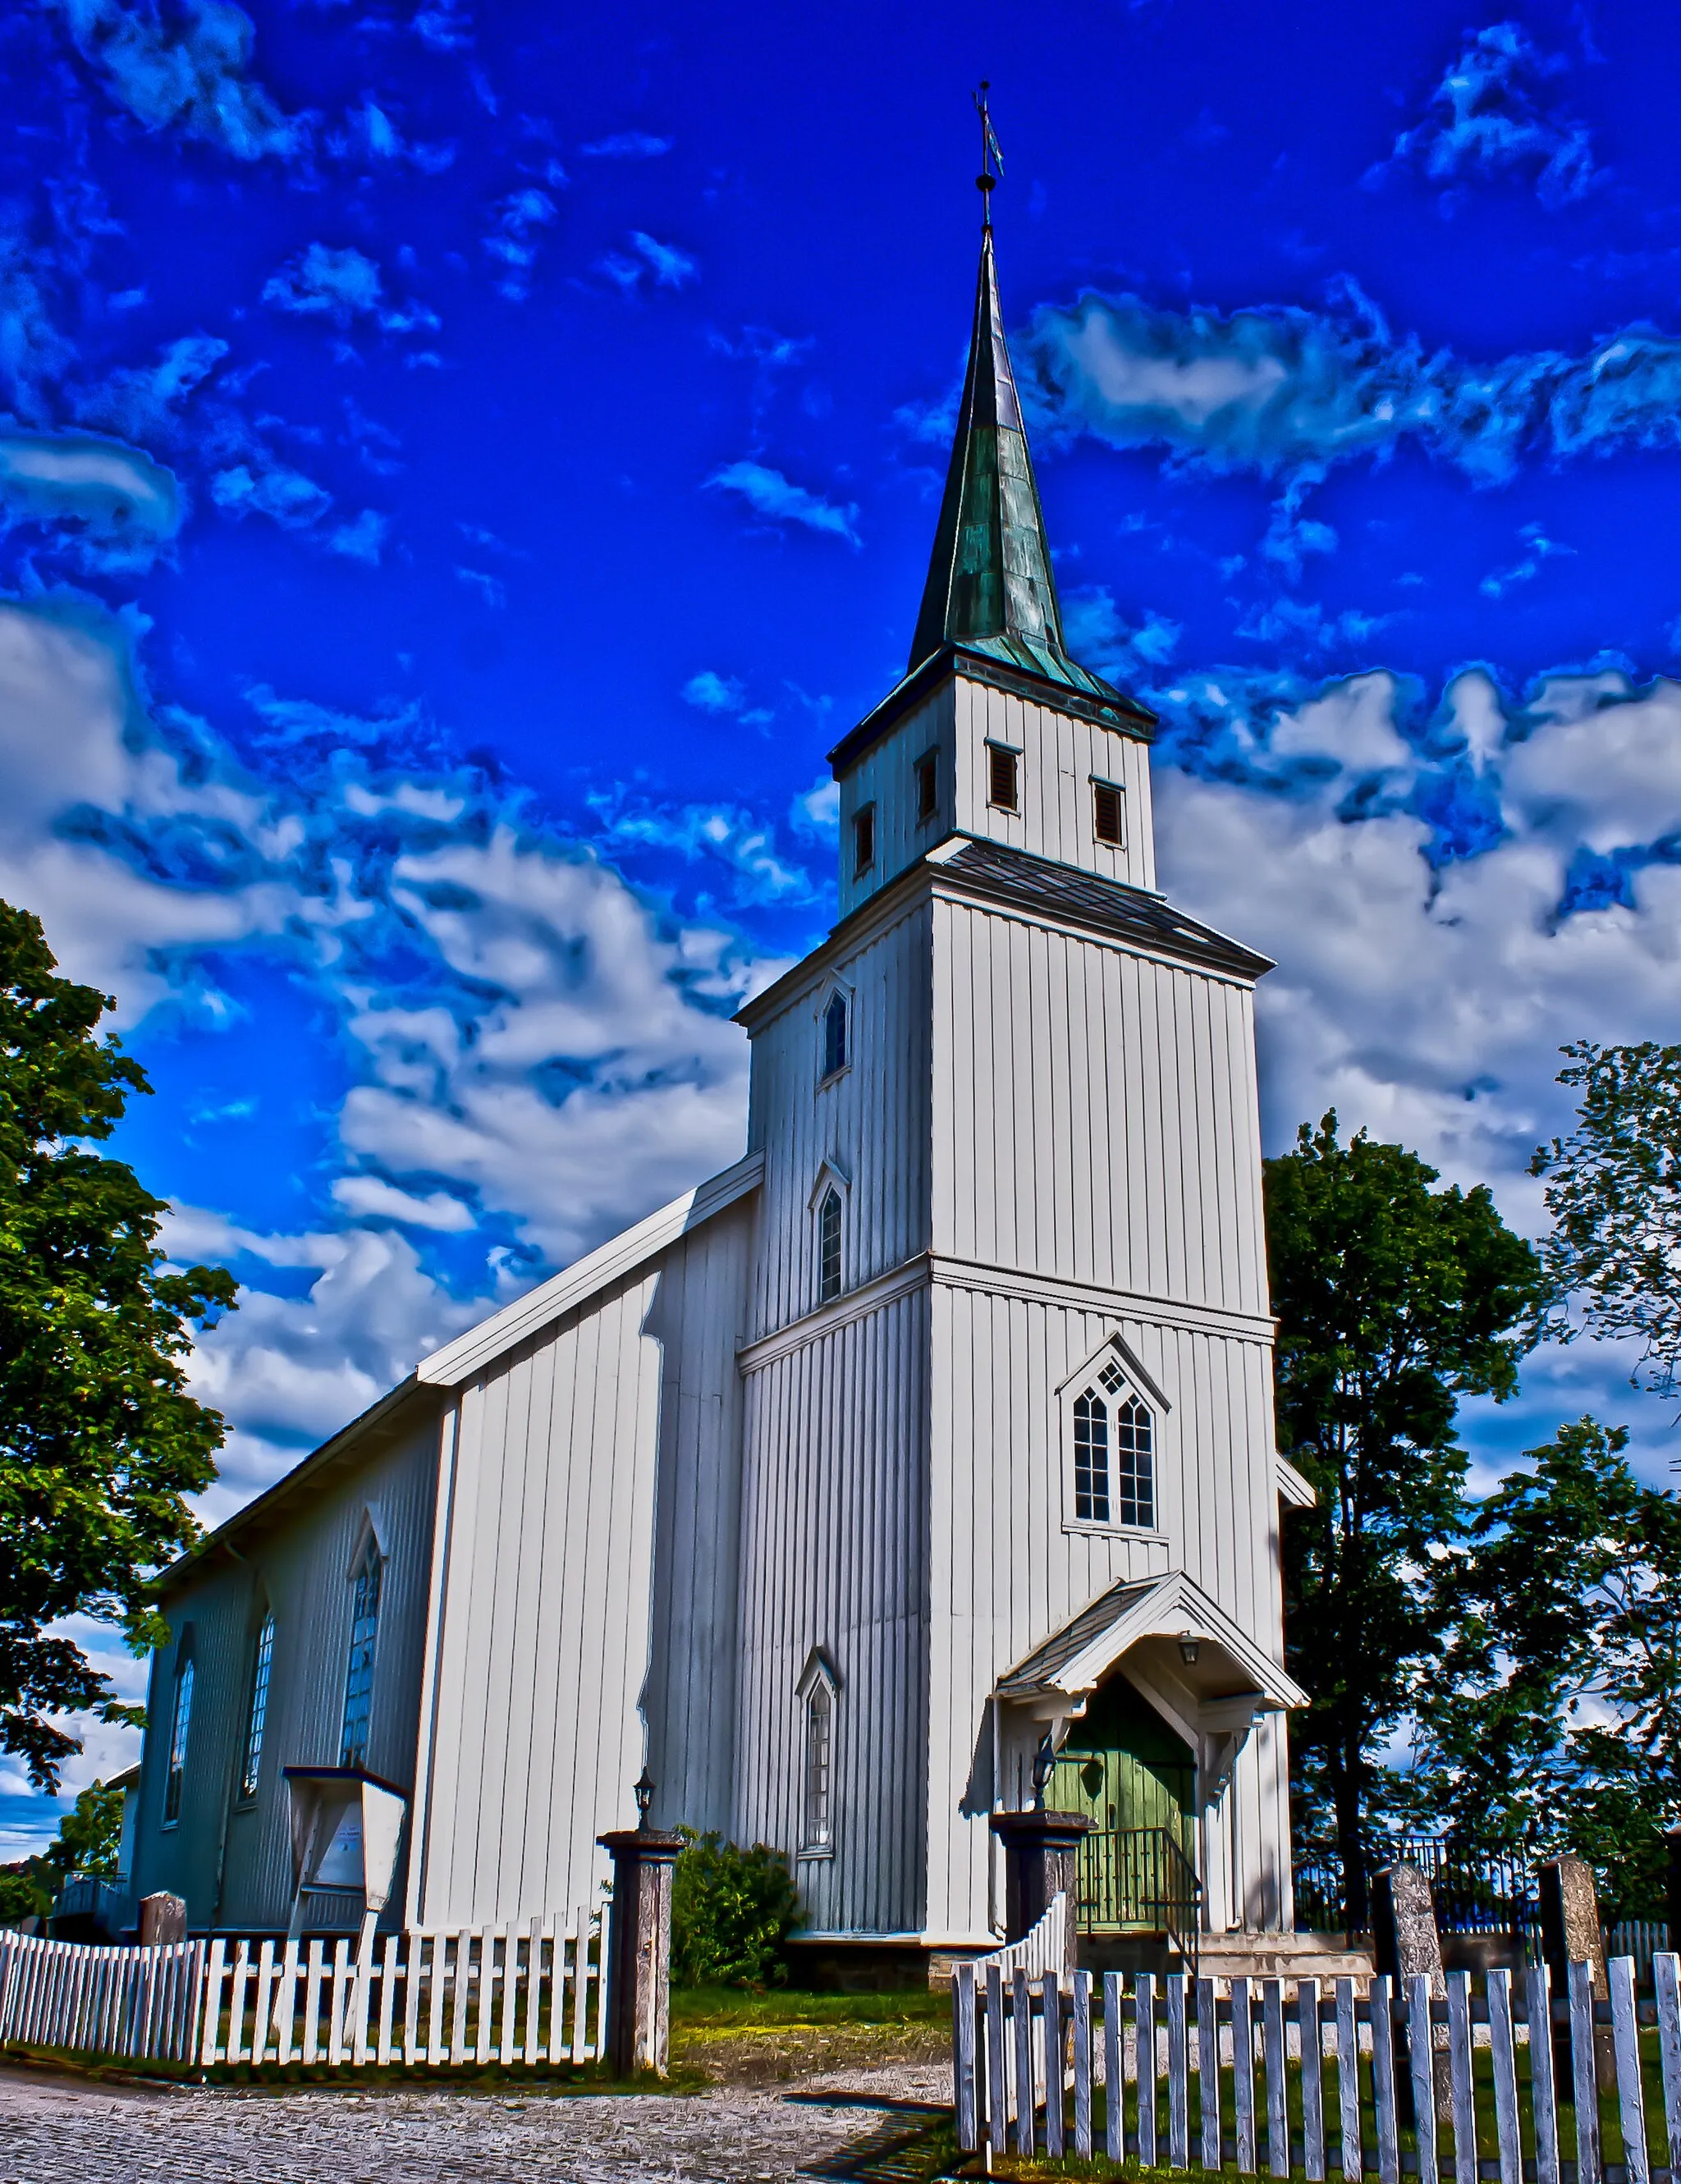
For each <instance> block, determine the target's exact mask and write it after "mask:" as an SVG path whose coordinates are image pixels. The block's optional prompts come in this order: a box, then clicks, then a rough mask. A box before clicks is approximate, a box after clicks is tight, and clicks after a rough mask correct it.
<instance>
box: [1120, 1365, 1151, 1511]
mask: <svg viewBox="0 0 1681 2184" xmlns="http://www.w3.org/2000/svg"><path fill="white" fill-rule="evenodd" d="M1154 1444H1155V1435H1154V1433H1153V1430H1152V1427H1151V1422H1150V1415H1149V1412H1148V1411H1147V1410H1146V1409H1145V1408H1144V1405H1143V1404H1142V1403H1141V1402H1140V1401H1138V1397H1137V1396H1128V1397H1127V1401H1125V1402H1124V1403H1122V1404H1121V1405H1119V1406H1118V1407H1117V1408H1116V1413H1115V1521H1116V1524H1140V1525H1143V1526H1144V1527H1145V1528H1146V1529H1149V1527H1151V1526H1153V1525H1154V1524H1155V1445H1154Z"/></svg>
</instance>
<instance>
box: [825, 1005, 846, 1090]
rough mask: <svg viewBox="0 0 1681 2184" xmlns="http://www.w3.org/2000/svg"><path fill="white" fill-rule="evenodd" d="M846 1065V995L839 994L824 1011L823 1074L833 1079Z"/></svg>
mask: <svg viewBox="0 0 1681 2184" xmlns="http://www.w3.org/2000/svg"><path fill="white" fill-rule="evenodd" d="M846 1064H847V1041H846V995H844V994H837V995H835V997H834V999H833V1000H832V1001H831V1002H830V1003H829V1006H827V1008H826V1009H825V1010H824V1011H823V1074H824V1076H825V1077H826V1078H827V1077H833V1076H835V1075H836V1074H837V1073H838V1072H839V1071H841V1070H843V1069H844V1068H845V1067H846Z"/></svg>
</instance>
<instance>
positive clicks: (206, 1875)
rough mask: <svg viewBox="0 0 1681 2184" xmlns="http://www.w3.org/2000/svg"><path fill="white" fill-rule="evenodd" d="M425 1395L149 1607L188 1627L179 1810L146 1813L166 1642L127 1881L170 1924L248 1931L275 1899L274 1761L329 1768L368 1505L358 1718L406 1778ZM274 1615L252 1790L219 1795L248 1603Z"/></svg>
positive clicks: (422, 1604)
mask: <svg viewBox="0 0 1681 2184" xmlns="http://www.w3.org/2000/svg"><path fill="white" fill-rule="evenodd" d="M439 1405H440V1399H439V1398H438V1397H437V1396H436V1395H435V1394H434V1393H433V1392H432V1391H431V1390H424V1391H416V1393H415V1396H413V1397H412V1398H411V1399H409V1402H408V1403H407V1405H406V1406H405V1410H404V1414H403V1418H402V1420H401V1421H400V1423H399V1424H398V1428H397V1429H396V1431H395V1434H394V1438H393V1437H387V1435H386V1434H385V1432H384V1431H383V1429H380V1430H378V1431H376V1432H370V1433H369V1434H368V1435H366V1436H365V1440H364V1442H363V1444H362V1445H361V1446H356V1445H352V1446H351V1447H350V1448H349V1449H348V1450H347V1451H346V1453H345V1455H344V1457H343V1458H342V1461H340V1462H339V1463H336V1464H335V1465H334V1466H333V1467H332V1468H331V1469H330V1470H327V1471H326V1472H325V1473H323V1472H315V1473H313V1474H310V1475H309V1477H308V1478H307V1479H305V1480H303V1481H301V1482H300V1484H299V1485H298V1488H297V1489H296V1490H294V1491H293V1492H292V1493H291V1494H289V1495H287V1496H286V1497H284V1498H283V1499H281V1500H279V1501H277V1502H276V1504H275V1505H274V1506H273V1507H271V1508H270V1509H269V1510H266V1511H264V1510H262V1509H259V1511H258V1512H257V1513H255V1515H254V1516H253V1519H252V1520H251V1521H250V1522H249V1523H248V1524H247V1525H246V1526H245V1527H243V1528H241V1529H237V1530H236V1531H235V1533H234V1534H233V1535H232V1537H231V1547H232V1548H233V1549H234V1550H235V1551H236V1552H230V1550H229V1548H228V1547H217V1548H213V1549H212V1550H211V1551H210V1552H209V1555H208V1556H207V1557H206V1558H205V1560H204V1561H203V1563H202V1564H199V1565H197V1566H195V1567H194V1568H192V1570H191V1572H190V1574H187V1575H186V1577H185V1579H184V1581H182V1582H181V1583H179V1584H178V1585H175V1586H173V1587H172V1588H171V1589H170V1591H169V1593H168V1594H167V1595H166V1596H165V1598H164V1602H162V1606H163V1607H164V1613H166V1614H167V1616H168V1618H169V1620H170V1627H171V1630H172V1631H173V1632H174V1633H175V1636H176V1637H177V1638H179V1636H180V1634H181V1630H182V1629H183V1627H184V1626H185V1625H186V1624H188V1623H191V1624H192V1625H193V1641H194V1649H195V1659H196V1668H195V1674H194V1689H193V1706H192V1726H191V1730H190V1733H189V1739H188V1746H187V1763H186V1777H185V1781H184V1786H183V1787H184V1796H183V1803H182V1811H181V1821H180V1824H179V1825H178V1826H175V1827H173V1828H166V1827H164V1825H162V1814H163V1802H164V1771H165V1769H166V1766H167V1763H168V1756H169V1740H170V1712H171V1703H172V1700H173V1695H174V1684H175V1651H174V1646H173V1644H172V1645H171V1646H169V1647H164V1648H161V1649H160V1650H159V1652H157V1653H156V1654H154V1655H153V1673H152V1683H151V1690H150V1692H149V1695H148V1705H147V1712H148V1720H149V1723H150V1727H149V1728H148V1732H147V1738H146V1748H145V1755H144V1760H143V1763H142V1773H141V1782H140V1791H139V1800H138V1815H137V1819H136V1893H137V1894H141V1895H147V1894H150V1893H151V1892H153V1891H155V1890H158V1889H160V1888H167V1889H169V1890H170V1891H171V1892H173V1893H175V1894H176V1895H180V1896H184V1897H186V1903H187V1919H188V1923H189V1924H190V1925H193V1926H195V1927H204V1926H209V1925H218V1926H220V1927H223V1928H231V1929H235V1930H237V1931H242V1932H250V1931H255V1930H260V1929H263V1928H265V1927H268V1928H272V1927H276V1926H284V1925H285V1924H286V1922H287V1918H288V1917H289V1916H290V1914H291V1908H292V1850H291V1836H290V1821H289V1816H288V1809H287V1794H286V1786H285V1783H284V1782H283V1780H281V1769H282V1768H284V1767H287V1766H309V1767H336V1766H337V1764H338V1757H339V1736H340V1733H341V1730H342V1726H343V1719H344V1681H345V1671H346V1668H347V1665H348V1658H349V1643H350V1608H351V1575H352V1569H351V1565H352V1561H353V1557H354V1556H355V1554H356V1552H357V1548H358V1545H359V1541H360V1540H361V1539H362V1537H363V1535H364V1527H365V1524H366V1522H367V1519H368V1515H369V1513H370V1511H371V1512H372V1513H373V1515H374V1518H375V1523H376V1529H377V1531H378V1533H379V1534H380V1535H381V1538H382V1540H383V1542H384V1546H385V1550H386V1563H385V1568H384V1570H383V1572H382V1575H381V1598H380V1622H379V1634H378V1639H377V1641H376V1652H375V1661H374V1693H373V1712H372V1717H371V1719H370V1736H369V1747H368V1762H367V1763H368V1767H369V1769H370V1772H372V1773H374V1774H376V1775H381V1776H382V1777H384V1778H385V1779H386V1780H388V1781H392V1782H395V1783H396V1784H397V1785H398V1786H399V1787H401V1788H404V1789H408V1788H409V1787H410V1786H412V1783H413V1780H414V1767H415V1735H416V1726H417V1721H418V1710H419V1699H420V1663H421V1659H422V1656H423V1652H424V1632H425V1625H426V1577H427V1571H428V1568H429V1567H430V1562H431V1529H432V1509H433V1500H434V1486H435V1481H436V1476H437V1446H438V1426H437V1412H438V1408H439ZM264 1603H266V1604H267V1605H269V1606H271V1607H272V1608H273V1610H274V1616H275V1651H274V1662H273V1669H272V1672H271V1675H270V1685H269V1702H268V1710H267V1718H266V1720H265V1724H264V1737H263V1751H262V1762H261V1766H260V1769H259V1781H258V1795H257V1797H256V1798H255V1799H254V1800H253V1801H252V1802H248V1803H247V1802H240V1801H239V1800H238V1798H237V1794H236V1793H237V1789H238V1784H237V1780H236V1775H237V1770H238V1769H239V1768H240V1767H241V1765H242V1761H243V1758H244V1739H245V1732H246V1725H247V1722H248V1716H249V1711H250V1702H251V1677H252V1668H253V1642H254V1640H255V1636H256V1632H257V1626H258V1624H259V1621H260V1619H261V1616H262V1612H263V1607H264Z"/></svg>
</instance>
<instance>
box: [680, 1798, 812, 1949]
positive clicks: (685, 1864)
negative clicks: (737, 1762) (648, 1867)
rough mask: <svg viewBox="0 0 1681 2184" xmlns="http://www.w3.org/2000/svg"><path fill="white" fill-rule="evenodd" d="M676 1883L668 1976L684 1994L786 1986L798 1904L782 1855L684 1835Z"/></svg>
mask: <svg viewBox="0 0 1681 2184" xmlns="http://www.w3.org/2000/svg"><path fill="white" fill-rule="evenodd" d="M682 1832H683V1836H684V1838H685V1840H684V1843H683V1847H682V1852H681V1853H679V1855H678V1858H677V1867H676V1874H675V1875H674V1876H673V1879H672V1883H671V1976H672V1978H673V1980H674V1981H676V1984H677V1985H678V1986H748V1987H765V1986H786V1984H787V1982H788V1955H787V1947H788V1936H789V1935H790V1934H791V1933H792V1932H793V1929H794V1927H795V1926H796V1925H797V1924H798V1923H799V1894H798V1892H796V1890H795V1888H794V1885H793V1876H792V1875H790V1873H789V1872H788V1865H787V1863H786V1861H785V1860H784V1859H783V1858H782V1855H781V1854H780V1853H778V1852H776V1851H774V1850H770V1849H767V1848H766V1847H765V1845H764V1844H763V1843H755V1844H754V1846H753V1848H752V1849H751V1850H743V1849H742V1848H741V1847H740V1846H739V1845H738V1844H737V1843H730V1842H726V1841H724V1839H723V1837H722V1836H719V1835H716V1834H712V1835H704V1836H700V1835H697V1834H696V1833H695V1832H694V1830H693V1828H685V1829H684V1830H683V1831H682Z"/></svg>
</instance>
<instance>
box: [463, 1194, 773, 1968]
mask: <svg viewBox="0 0 1681 2184" xmlns="http://www.w3.org/2000/svg"><path fill="white" fill-rule="evenodd" d="M752 1233H753V1212H752V1209H751V1207H750V1206H746V1205H742V1206H733V1207H732V1208H729V1209H728V1210H726V1212H723V1213H721V1214H720V1215H719V1216H717V1217H715V1218H714V1219H713V1220H712V1221H710V1222H709V1223H704V1224H703V1225H702V1226H701V1227H700V1228H699V1229H697V1230H696V1231H695V1232H694V1233H693V1234H692V1235H690V1236H688V1237H686V1238H684V1239H683V1240H682V1241H680V1242H679V1243H677V1244H676V1245H672V1246H671V1247H670V1248H669V1250H668V1251H666V1252H665V1254H664V1255H663V1256H662V1257H661V1258H660V1259H659V1260H657V1261H655V1262H652V1263H651V1264H649V1265H648V1266H647V1267H644V1268H642V1269H640V1270H639V1271H638V1272H637V1273H636V1274H635V1275H633V1276H631V1277H628V1278H626V1279H625V1280H623V1281H622V1282H621V1283H619V1284H616V1285H615V1286H613V1287H612V1288H610V1289H609V1290H605V1291H604V1292H603V1293H602V1294H601V1295H598V1296H597V1297H595V1298H593V1299H592V1300H591V1301H590V1302H589V1303H588V1304H587V1306H585V1307H580V1308H579V1309H578V1310H577V1311H576V1312H574V1313H573V1314H571V1315H570V1316H568V1317H567V1318H565V1319H563V1320H562V1321H560V1322H559V1323H557V1324H556V1325H555V1326H554V1327H553V1328H551V1329H546V1330H544V1331H543V1334H540V1335H538V1336H537V1337H536V1338H535V1339H534V1340H532V1341H531V1342H529V1343H527V1344H526V1346H524V1347H523V1348H521V1349H520V1350H519V1351H515V1352H514V1353H512V1354H511V1355H510V1356H509V1357H506V1358H504V1359H502V1360H500V1361H498V1363H497V1365H496V1366H495V1367H494V1368H493V1369H491V1370H490V1371H488V1372H487V1373H486V1374H485V1375H484V1376H483V1377H482V1379H481V1380H480V1381H479V1383H478V1384H477V1385H476V1386H474V1387H472V1388H470V1389H468V1390H465V1391H464V1392H463V1396H462V1398H461V1408H462V1432H461V1453H460V1459H459V1476H458V1481H457V1486H456V1495H455V1503H456V1518H455V1525H454V1535H453V1538H452V1542H451V1551H450V1557H449V1566H448V1570H447V1573H446V1578H445V1585H444V1596H443V1618H442V1628H441V1632H440V1640H439V1646H438V1660H439V1667H438V1671H437V1674H438V1685H439V1690H438V1724H439V1725H438V1734H437V1747H436V1763H435V1768H434V1779H433V1781H432V1784H431V1797H430V1800H429V1808H428V1827H427V1836H426V1846H425V1865H424V1872H423V1880H422V1887H421V1895H420V1918H421V1919H422V1921H423V1923H424V1924H426V1925H428V1926H433V1925H443V1926H451V1927H453V1926H458V1925H461V1926H468V1925H471V1926H478V1925H493V1926H499V1925H504V1924H506V1923H509V1922H512V1923H515V1924H520V1923H524V1922H526V1921H527V1920H529V1919H532V1918H535V1917H538V1916H540V1915H543V1914H547V1913H549V1912H551V1911H553V1910H554V1908H555V1907H557V1906H559V1905H564V1904H566V1903H588V1902H590V1901H592V1900H593V1898H594V1897H595V1896H596V1894H597V1892H598V1886H599V1884H600V1882H601V1881H602V1880H604V1878H605V1876H606V1869H607V1860H606V1855H605V1853H604V1852H603V1851H601V1850H600V1849H599V1848H598V1846H597V1843H596V1840H595V1839H596V1837H597V1836H598V1834H600V1833H601V1832H602V1831H603V1830H605V1829H608V1828H611V1827H617V1826H621V1825H626V1823H627V1822H633V1820H634V1818H635V1814H634V1809H633V1807H632V1801H631V1795H630V1790H631V1785H632V1781H633V1780H635V1778H636V1776H637V1774H638V1773H639V1772H640V1770H641V1769H642V1766H643V1762H644V1758H646V1759H647V1760H648V1763H649V1764H650V1766H651V1769H652V1770H653V1772H654V1778H655V1780H656V1781H657V1782H658V1784H659V1786H660V1797H659V1804H658V1806H657V1808H656V1810H655V1814H654V1818H655V1819H656V1821H657V1822H659V1823H660V1825H674V1824H676V1823H677V1822H679V1821H683V1822H687V1823H688V1824H689V1825H695V1826H700V1827H705V1826H715V1825H720V1824H721V1816H726V1814H727V1807H728V1796H727V1785H728V1782H729V1779H730V1774H731V1747H732V1734H731V1731H732V1708H731V1704H730V1701H731V1697H732V1685H733V1670H734V1661H733V1646H732V1635H733V1634H732V1628H731V1625H732V1619H733V1614H734V1606H735V1598H736V1591H737V1580H736V1574H735V1568H734V1552H735V1550H734V1540H733V1537H732V1534H733V1531H734V1518H733V1513H732V1512H733V1507H734V1504H735V1502H736V1498H737V1496H738V1479H737V1474H738V1465H739V1446H740V1442H739V1408H740V1396H739V1390H738V1374H737V1372H736V1368H735V1345H736V1340H737V1336H738V1330H739V1327H740V1323H741V1318H742V1312H743V1303H744V1297H745V1276H746V1268H747V1261H748V1256H749V1250H750V1245H751V1238H752ZM644 1713H645V1716H646V1723H647V1735H646V1742H645V1741H644V1730H643V1719H644Z"/></svg>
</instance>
